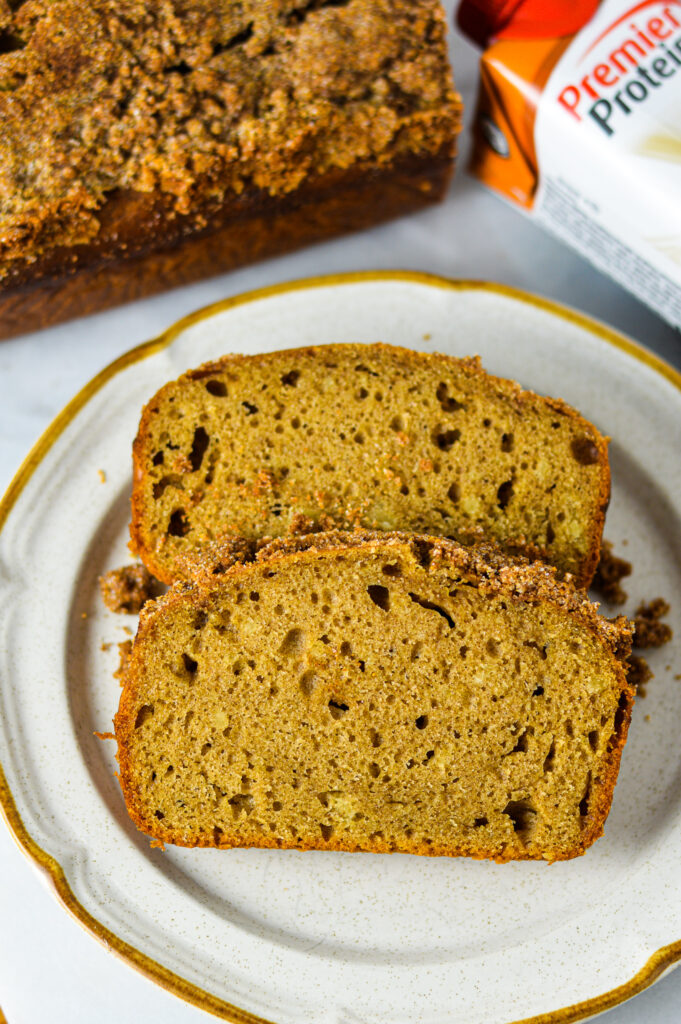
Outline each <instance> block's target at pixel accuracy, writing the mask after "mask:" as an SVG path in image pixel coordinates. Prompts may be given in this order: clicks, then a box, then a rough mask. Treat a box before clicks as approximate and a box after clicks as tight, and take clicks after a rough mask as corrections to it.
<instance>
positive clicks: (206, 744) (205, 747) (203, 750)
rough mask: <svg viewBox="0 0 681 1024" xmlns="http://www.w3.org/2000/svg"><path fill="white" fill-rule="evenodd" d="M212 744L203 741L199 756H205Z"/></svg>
mask: <svg viewBox="0 0 681 1024" xmlns="http://www.w3.org/2000/svg"><path fill="white" fill-rule="evenodd" d="M212 746H213V744H212V743H204V744H203V746H202V747H201V757H205V756H206V754H207V753H208V751H209V750H211V748H212Z"/></svg>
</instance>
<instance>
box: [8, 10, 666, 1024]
mask: <svg viewBox="0 0 681 1024" xmlns="http://www.w3.org/2000/svg"><path fill="white" fill-rule="evenodd" d="M446 6H447V7H448V8H449V9H451V6H452V5H451V4H448V5H446ZM452 50H453V60H454V67H455V70H456V77H457V81H458V85H459V88H460V90H461V91H462V93H463V95H464V101H465V103H466V123H467V124H468V122H469V121H470V116H471V112H472V107H473V99H474V95H475V88H476V74H477V72H476V60H477V57H476V53H475V51H474V50H473V49H472V48H471V47H469V46H468V45H467V44H466V43H465V42H464V41H462V40H461V39H458V38H456V37H455V38H454V39H453V40H452ZM466 142H467V137H466V133H464V140H463V146H462V150H463V152H462V157H461V161H460V170H459V173H458V174H457V176H456V179H455V181H454V183H453V185H452V187H451V190H450V193H449V195H448V197H447V200H446V201H445V203H444V204H442V205H440V206H438V207H436V208H432V209H430V210H427V211H424V212H423V213H420V214H417V215H414V216H411V217H408V218H404V219H403V220H400V221H397V222H394V223H392V224H390V225H386V226H385V227H381V228H376V229H374V230H372V231H369V232H365V233H363V234H359V235H355V236H353V237H351V238H345V239H340V240H338V241H334V242H329V243H326V244H324V245H319V246H316V247H314V248H311V249H307V250H305V251H303V252H300V253H297V254H294V255H290V256H286V257H282V258H280V259H276V260H270V261H268V262H266V263H262V264H259V265H258V266H255V267H251V268H247V269H245V270H242V271H239V272H237V273H232V274H229V275H225V276H222V277H217V278H213V279H212V280H210V281H206V282H203V283H201V284H197V285H194V286H191V287H187V288H182V289H179V290H176V291H174V292H171V293H167V294H165V295H161V296H158V297H156V298H152V299H149V300H146V301H143V302H138V303H133V304H130V305H128V306H125V307H123V308H121V309H118V310H114V311H112V312H107V313H103V314H100V315H97V316H92V317H89V318H87V319H84V320H79V321H76V322H73V323H69V324H65V325H63V326H60V327H56V328H53V329H51V330H48V331H44V332H40V333H36V334H31V335H26V336H24V337H20V338H17V339H14V340H11V341H5V342H0V492H2V491H3V490H4V489H5V488H6V487H7V486H8V484H9V483H10V480H11V479H12V476H13V474H14V473H15V471H16V470H17V469H18V467H19V465H20V463H21V461H22V460H23V458H24V457H25V455H26V454H27V452H28V450H29V449H30V447H31V445H32V444H33V443H34V442H35V441H36V440H37V438H38V437H39V436H40V434H41V433H42V432H43V430H44V429H45V428H46V427H47V426H48V424H49V423H50V421H51V420H52V419H53V418H54V416H55V415H56V414H57V413H58V412H59V410H60V409H61V408H62V407H63V406H64V404H65V403H66V402H67V401H68V400H69V399H70V398H71V397H72V396H73V395H74V394H75V393H76V392H77V391H78V390H79V389H80V388H81V387H82V386H83V385H84V384H85V383H86V382H87V381H88V380H89V379H90V378H91V377H92V376H93V375H94V374H95V373H97V371H98V370H100V369H101V368H102V367H104V366H105V365H106V364H107V363H109V362H110V361H111V360H113V359H114V358H116V357H117V356H118V355H120V354H121V353H122V352H124V351H126V350H127V349H129V348H131V347H132V346H133V345H136V344H137V343H139V342H141V341H144V340H145V339H147V338H149V337H152V336H154V335H156V334H158V333H159V332H160V331H161V330H162V329H163V328H165V327H166V326H168V325H169V324H171V323H172V322H173V321H175V320H177V319H178V318H179V317H181V316H183V315H184V314H186V313H188V312H191V311H192V310H194V309H196V308H198V307H199V306H202V305H205V304H206V303H209V302H213V301H215V300H217V299H221V298H224V297H227V296H229V295H234V294H237V293H239V292H243V291H246V290H249V289H252V288H257V287H259V286H262V285H267V284H271V283H274V282H278V281H286V280H292V279H295V278H300V277H305V276H309V275H315V274H320V273H333V272H337V271H346V270H357V269H376V268H400V269H414V270H425V271H430V272H432V273H437V274H442V275H445V276H448V277H463V278H477V279H484V280H489V281H501V282H504V283H506V284H510V285H514V286H516V287H520V288H524V289H527V290H528V291H533V292H536V293H538V294H540V295H544V296H547V297H549V298H551V299H554V300H557V301H559V302H563V303H565V304H567V305H570V306H573V307H575V308H577V309H580V310H582V311H584V312H586V313H589V314H591V315H592V316H594V317H596V318H597V319H599V320H602V321H604V322H606V323H608V324H611V325H612V326H614V327H616V328H618V329H620V330H622V331H623V332H625V333H627V334H629V335H630V336H631V337H633V338H635V339H636V340H637V341H640V342H642V343H643V344H645V345H647V346H648V347H649V348H651V349H652V350H653V351H654V352H656V353H657V354H658V355H660V356H662V357H664V358H665V359H667V360H668V361H669V362H670V363H672V364H673V365H675V366H676V367H678V368H681V335H679V334H678V333H677V332H676V331H674V330H672V329H671V328H670V327H668V326H667V325H665V324H664V323H663V322H662V321H661V320H660V319H659V318H658V317H656V316H655V315H654V314H653V313H652V312H650V311H649V310H647V309H646V308H645V307H644V306H642V305H641V304H640V303H639V302H638V301H637V300H636V299H634V298H633V297H632V296H630V295H629V294H627V293H626V292H625V291H623V290H622V289H621V288H619V287H618V286H617V285H615V284H614V283H613V282H612V281H610V280H609V279H608V278H606V277H604V276H603V275H602V274H600V273H598V272H597V271H596V270H594V269H593V268H592V267H591V266H590V265H589V264H587V263H586V262H585V261H584V260H582V259H581V258H579V257H578V256H577V255H575V254H573V253H572V252H571V251H570V250H569V249H567V248H565V247H564V246H563V245H561V244H559V243H558V242H556V241H554V240H553V239H552V238H551V237H550V236H549V235H547V234H546V233H545V232H543V231H542V230H540V229H539V228H538V227H535V226H534V225H533V224H532V223H531V222H530V221H529V220H528V219H526V218H525V217H524V216H523V215H522V214H521V213H519V212H518V211H516V210H515V209H513V208H511V207H510V206H508V205H506V204H505V203H504V202H502V201H501V200H500V199H498V198H496V197H495V196H493V195H491V194H490V193H488V192H486V191H485V190H484V189H483V188H482V187H481V186H480V185H479V184H478V183H477V182H476V181H474V180H473V179H472V178H470V177H469V176H468V175H466V173H465V171H464V170H463V168H464V167H465V162H466V151H467V145H466ZM320 340H329V341H331V340H333V339H332V338H329V339H320ZM607 386H608V384H607V381H603V387H607ZM0 874H1V875H2V885H1V886H0V921H2V928H0V1006H1V1007H2V1010H3V1011H4V1013H5V1015H6V1017H7V1020H8V1021H9V1022H10V1024H66V1022H69V1024H70V1022H72V1021H85V1022H89V1021H97V1024H120V1021H137V1020H151V1021H154V1020H160V1019H163V1021H164V1024H191V1022H197V1024H198V1022H199V1021H204V1022H205V1021H207V1020H209V1019H210V1018H209V1017H208V1016H207V1015H206V1014H205V1013H203V1012H202V1011H200V1010H197V1009H195V1008H194V1007H192V1006H189V1005H188V1004H185V1003H183V1002H181V1001H180V1000H179V999H177V998H176V997H174V996H171V995H169V994H168V993H166V992H165V991H163V990H162V989H160V988H158V987H157V986H155V985H154V984H153V983H151V982H149V981H147V980H146V979H145V978H143V977H141V976H139V975H137V974H136V973H135V972H134V971H132V970H131V969H130V968H129V967H127V966H126V965H125V964H123V963H121V962H120V961H119V960H118V959H117V958H116V957H115V956H114V955H112V954H111V953H110V952H108V951H107V950H106V949H104V948H103V947H102V946H100V945H99V944H98V943H97V942H96V941H94V940H93V939H92V938H91V937H90V936H89V935H88V934H86V933H85V932H84V931H83V930H82V929H81V927H80V926H79V925H78V924H77V923H76V922H75V921H74V920H72V919H71V918H70V917H69V915H68V914H67V913H66V912H65V911H64V910H63V908H62V907H61V906H60V905H59V904H58V902H57V900H56V899H55V897H54V895H53V893H52V891H51V890H50V887H49V885H48V883H47V882H46V880H45V879H44V878H43V877H42V876H41V875H40V873H39V872H38V871H37V870H36V869H35V868H34V867H33V866H32V865H31V864H30V863H29V862H28V861H27V860H26V858H25V857H24V856H23V855H22V853H20V852H19V850H18V848H17V847H16V846H15V844H14V842H13V840H12V838H11V836H10V834H9V832H8V830H7V829H5V828H0ZM679 931H680V933H681V924H680V928H679ZM547 981H548V979H547ZM606 1017H607V1020H608V1022H609V1024H635V1022H640V1021H642V1020H645V1021H646V1022H648V1024H672V1022H676V1021H678V1020H679V1019H681V971H678V972H675V973H672V974H671V975H669V976H668V978H666V979H665V980H664V981H662V982H661V983H659V984H657V985H656V986H654V987H653V988H652V989H649V990H648V991H646V992H644V993H642V994H641V995H639V996H637V997H636V998H635V999H634V1000H633V1001H632V1002H630V1003H628V1004H625V1005H623V1006H620V1007H618V1008H616V1009H614V1010H612V1011H610V1012H609V1013H608V1014H606ZM0 1019H1V1015H0Z"/></svg>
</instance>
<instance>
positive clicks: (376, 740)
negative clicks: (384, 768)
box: [369, 729, 383, 747]
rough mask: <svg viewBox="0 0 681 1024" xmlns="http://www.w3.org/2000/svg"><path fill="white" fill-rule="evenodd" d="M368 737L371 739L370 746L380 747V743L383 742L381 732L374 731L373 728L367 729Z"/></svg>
mask: <svg viewBox="0 0 681 1024" xmlns="http://www.w3.org/2000/svg"><path fill="white" fill-rule="evenodd" d="M369 738H370V739H371V746H372V747H380V745H381V743H382V742H383V739H382V738H381V734H380V733H378V732H376V730H375V729H369Z"/></svg>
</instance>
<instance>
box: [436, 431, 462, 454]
mask: <svg viewBox="0 0 681 1024" xmlns="http://www.w3.org/2000/svg"><path fill="white" fill-rule="evenodd" d="M460 437H461V431H460V430H440V431H434V432H433V433H432V435H431V439H432V441H433V443H434V444H436V445H437V446H438V448H439V449H440V451H443V452H448V451H449V450H450V448H452V447H453V446H454V445H455V444H456V442H457V441H458V440H459V438H460Z"/></svg>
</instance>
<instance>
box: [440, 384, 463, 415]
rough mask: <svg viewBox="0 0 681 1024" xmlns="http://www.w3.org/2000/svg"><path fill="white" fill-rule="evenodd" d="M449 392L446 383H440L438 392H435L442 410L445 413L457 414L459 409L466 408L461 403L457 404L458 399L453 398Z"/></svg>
mask: <svg viewBox="0 0 681 1024" xmlns="http://www.w3.org/2000/svg"><path fill="white" fill-rule="evenodd" d="M447 391H448V388H447V385H446V384H445V382H444V381H440V383H439V384H438V386H437V391H436V392H435V397H436V398H437V400H438V402H439V403H440V406H441V407H442V410H443V411H444V412H456V411H457V409H463V408H464V406H463V405H462V404H461V402H457V400H456V398H452V397H451V396H450V395H449V394H448V393H447Z"/></svg>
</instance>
